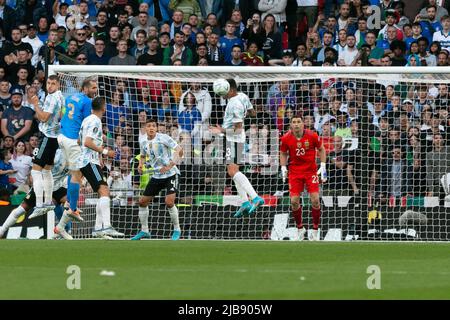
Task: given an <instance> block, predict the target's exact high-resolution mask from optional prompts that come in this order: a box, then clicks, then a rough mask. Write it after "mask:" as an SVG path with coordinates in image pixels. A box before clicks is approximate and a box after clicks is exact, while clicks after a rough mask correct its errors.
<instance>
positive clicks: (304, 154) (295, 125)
mask: <svg viewBox="0 0 450 320" xmlns="http://www.w3.org/2000/svg"><path fill="white" fill-rule="evenodd" d="M290 126H291V130H290V131H288V132H287V133H286V134H285V135H284V136H283V137H282V138H281V152H280V165H281V174H282V177H283V182H285V181H286V178H287V175H288V169H287V167H286V165H287V162H288V158H289V194H290V197H291V205H292V213H293V216H294V219H295V222H296V224H297V228H298V232H299V240H303V239H304V237H305V233H306V229H305V228H304V227H303V223H302V207H301V206H300V195H301V193H302V192H303V189H304V187H305V185H306V190H308V192H309V196H310V199H311V205H312V212H311V213H312V220H313V232H312V234H311V239H310V240H319V235H318V229H319V224H320V197H319V175H320V178H321V180H322V182H325V181H326V180H327V172H326V165H325V162H326V152H325V148H324V146H323V145H322V141H321V140H320V137H319V136H318V135H317V133H315V132H314V131H311V130H306V129H305V126H304V123H303V118H302V116H298V115H295V116H293V117H292V119H291V123H290ZM316 151H318V152H319V156H320V169H319V170H317V164H316Z"/></svg>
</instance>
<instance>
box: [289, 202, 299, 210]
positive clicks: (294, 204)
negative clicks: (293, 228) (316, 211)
mask: <svg viewBox="0 0 450 320" xmlns="http://www.w3.org/2000/svg"><path fill="white" fill-rule="evenodd" d="M291 207H292V210H294V211H296V210H298V209H299V208H300V201H291Z"/></svg>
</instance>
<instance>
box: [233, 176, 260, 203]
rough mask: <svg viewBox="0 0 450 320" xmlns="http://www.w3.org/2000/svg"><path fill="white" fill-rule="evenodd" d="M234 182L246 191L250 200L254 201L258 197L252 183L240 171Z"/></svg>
mask: <svg viewBox="0 0 450 320" xmlns="http://www.w3.org/2000/svg"><path fill="white" fill-rule="evenodd" d="M233 180H234V181H235V182H236V184H239V185H240V186H241V187H242V189H244V190H245V192H246V193H247V194H248V195H249V196H250V199H252V200H253V199H255V198H256V197H257V196H258V194H257V193H256V191H255V189H253V187H252V185H251V184H250V181H248V179H247V177H246V176H245V175H244V174H243V173H242V172H240V171H238V172H237V173H236V174H235V175H234V177H233Z"/></svg>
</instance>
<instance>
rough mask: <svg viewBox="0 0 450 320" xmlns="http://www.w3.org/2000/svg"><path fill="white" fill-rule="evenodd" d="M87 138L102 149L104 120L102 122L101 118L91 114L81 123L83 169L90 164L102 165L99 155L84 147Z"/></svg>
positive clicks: (81, 164)
mask: <svg viewBox="0 0 450 320" xmlns="http://www.w3.org/2000/svg"><path fill="white" fill-rule="evenodd" d="M87 137H89V138H92V139H93V140H94V143H95V145H96V146H98V147H101V146H102V145H103V129H102V120H100V118H99V117H97V116H96V115H95V114H91V115H90V116H88V117H87V118H85V119H84V120H83V122H82V123H81V128H80V141H81V157H80V161H81V163H80V166H81V168H83V167H85V166H87V165H88V164H89V163H93V164H97V165H100V157H99V153H98V152H97V151H94V150H92V149H90V148H88V147H85V146H84V142H85V141H86V138H87Z"/></svg>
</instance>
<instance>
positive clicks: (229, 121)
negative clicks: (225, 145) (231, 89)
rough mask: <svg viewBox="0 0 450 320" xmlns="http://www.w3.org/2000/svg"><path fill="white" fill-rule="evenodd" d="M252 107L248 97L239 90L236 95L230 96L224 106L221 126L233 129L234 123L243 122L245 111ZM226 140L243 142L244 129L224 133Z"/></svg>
mask: <svg viewBox="0 0 450 320" xmlns="http://www.w3.org/2000/svg"><path fill="white" fill-rule="evenodd" d="M251 109H253V105H252V103H251V102H250V99H249V97H248V96H247V95H246V94H244V93H242V92H239V93H238V94H237V95H236V96H234V97H232V98H230V99H229V100H228V103H227V107H226V108H225V113H224V116H223V124H222V128H224V129H233V125H234V124H235V123H241V122H242V123H243V122H244V119H245V116H246V115H247V111H248V110H251ZM226 137H227V140H228V141H231V142H240V143H243V142H245V131H244V130H242V131H241V132H240V133H235V134H229V133H228V132H227V133H226Z"/></svg>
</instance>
